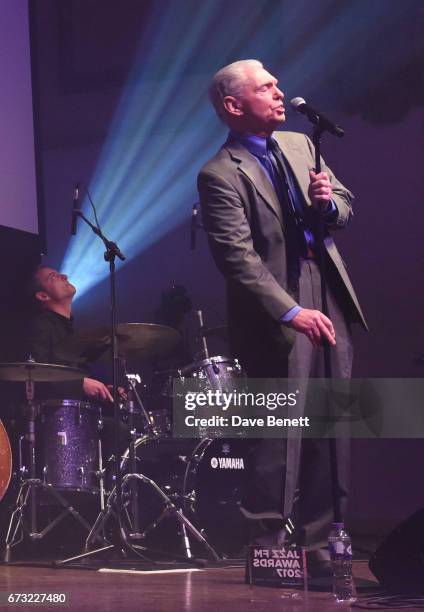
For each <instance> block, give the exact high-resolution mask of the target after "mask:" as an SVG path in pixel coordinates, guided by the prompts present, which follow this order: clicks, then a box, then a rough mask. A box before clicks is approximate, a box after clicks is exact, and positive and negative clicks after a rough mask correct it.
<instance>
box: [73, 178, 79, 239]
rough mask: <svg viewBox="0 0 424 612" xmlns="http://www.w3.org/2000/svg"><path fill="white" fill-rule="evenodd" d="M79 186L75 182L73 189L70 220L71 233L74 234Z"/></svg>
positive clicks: (75, 230) (75, 231)
mask: <svg viewBox="0 0 424 612" xmlns="http://www.w3.org/2000/svg"><path fill="white" fill-rule="evenodd" d="M79 186H80V184H79V183H77V184H76V185H75V190H74V199H73V201H72V221H71V235H72V236H75V234H76V233H77V221H78V212H79Z"/></svg>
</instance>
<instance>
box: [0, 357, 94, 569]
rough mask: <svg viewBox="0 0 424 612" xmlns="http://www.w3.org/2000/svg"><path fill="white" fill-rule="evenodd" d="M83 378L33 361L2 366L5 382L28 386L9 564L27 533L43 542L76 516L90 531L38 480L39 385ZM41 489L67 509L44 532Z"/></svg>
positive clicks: (8, 536) (9, 533) (8, 547)
mask: <svg viewBox="0 0 424 612" xmlns="http://www.w3.org/2000/svg"><path fill="white" fill-rule="evenodd" d="M83 376H84V374H83V372H82V371H81V370H78V369H76V368H69V367H67V366H57V365H50V364H38V363H36V362H35V361H34V360H33V359H31V358H30V359H29V360H28V361H27V362H22V363H10V364H8V363H5V364H0V379H1V380H7V381H12V382H24V383H25V398H26V419H27V431H26V434H25V435H24V436H21V437H20V447H19V461H20V466H19V472H20V475H21V486H20V489H19V492H18V496H17V499H16V503H15V506H14V510H13V511H12V514H11V517H10V521H9V526H8V530H7V534H6V541H5V544H6V546H5V552H4V557H3V559H4V562H5V563H9V562H10V561H11V552H12V548H13V547H15V546H17V545H18V544H19V543H20V542H22V541H23V539H24V533H25V532H27V533H28V536H29V538H30V540H31V541H35V540H41V539H42V538H44V537H45V536H46V535H47V534H48V533H49V532H50V531H51V530H52V529H53V528H54V527H56V525H58V524H59V523H60V522H61V521H62V520H63V519H64V518H65V517H66V516H67V515H68V514H70V515H71V516H73V517H74V518H75V519H76V520H77V521H78V522H79V523H81V525H83V527H84V528H85V529H87V531H89V530H90V525H89V523H88V522H87V521H86V520H85V519H84V517H83V516H81V514H80V513H79V512H78V511H77V510H75V509H74V508H73V507H72V506H71V505H70V504H69V503H68V501H67V500H66V499H65V498H64V497H63V496H62V495H61V494H60V493H59V492H58V491H56V490H55V489H54V487H53V486H52V485H51V484H46V482H44V479H41V478H38V477H37V457H36V453H37V448H36V442H37V434H36V420H37V417H38V415H39V413H40V407H39V404H37V403H36V402H35V400H34V395H35V383H36V382H53V381H54V382H56V381H64V380H78V379H81V378H83ZM24 439H25V440H26V441H27V442H28V447H29V466H28V468H26V467H25V466H24V464H23V453H22V443H23V440H24ZM38 490H41V491H42V492H44V493H46V494H47V495H48V496H49V497H50V498H51V499H54V500H55V501H56V502H57V503H58V504H59V505H60V506H61V507H62V508H63V511H62V512H61V513H60V514H58V515H57V516H56V518H54V519H53V520H52V521H51V522H50V523H49V524H48V525H47V526H46V527H45V528H44V529H43V530H42V531H38V513H37V510H38V508H37V495H36V493H37V491H38ZM27 508H28V509H29V521H28V522H29V526H28V525H27V524H26V520H25V510H26V509H27Z"/></svg>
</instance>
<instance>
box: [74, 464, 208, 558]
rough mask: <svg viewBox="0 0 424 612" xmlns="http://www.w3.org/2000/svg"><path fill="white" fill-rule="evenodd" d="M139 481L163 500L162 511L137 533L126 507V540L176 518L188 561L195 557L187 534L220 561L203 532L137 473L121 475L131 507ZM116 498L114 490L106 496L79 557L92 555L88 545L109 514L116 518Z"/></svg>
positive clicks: (142, 535)
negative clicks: (105, 504)
mask: <svg viewBox="0 0 424 612" xmlns="http://www.w3.org/2000/svg"><path fill="white" fill-rule="evenodd" d="M128 457H129V453H128ZM137 480H138V481H140V482H142V483H143V484H145V485H147V486H148V487H149V488H150V489H151V490H152V491H153V492H154V493H155V495H156V496H157V497H159V499H160V500H161V501H162V503H163V506H164V508H163V510H162V512H161V513H160V514H159V516H157V517H155V519H154V520H153V521H151V522H150V523H149V524H148V525H147V526H146V527H145V528H144V529H143V531H140V528H139V523H138V520H137V522H136V523H135V522H134V518H135V517H134V515H133V517H130V514H129V513H128V510H127V507H126V517H127V521H128V524H129V529H130V531H129V532H128V533H127V537H128V538H130V539H135V540H144V539H145V538H146V537H147V536H148V535H149V533H151V532H152V531H153V530H154V529H156V528H157V527H158V526H159V525H160V524H161V523H162V521H163V520H164V519H165V518H168V517H173V518H175V519H176V520H177V521H178V523H179V525H180V528H181V535H182V541H183V548H184V554H185V557H186V559H187V560H192V561H194V560H195V559H194V557H193V554H192V551H191V546H190V541H189V538H188V533H187V532H189V533H190V534H191V535H192V536H193V537H194V538H195V539H196V540H197V541H198V542H200V543H201V544H202V545H203V546H204V547H205V549H206V550H207V551H208V552H209V554H210V555H211V557H212V559H214V560H215V561H219V559H220V557H219V555H218V554H217V552H216V551H215V549H214V548H213V547H212V546H211V545H210V544H209V543H208V541H207V540H206V538H205V537H204V536H203V535H202V533H201V532H200V531H199V530H198V529H197V528H196V527H195V526H194V525H193V523H191V521H190V520H189V519H188V518H187V517H186V516H185V514H184V513H183V511H182V508H181V507H178V506H177V505H176V504H175V503H174V502H173V501H172V499H171V496H170V495H167V494H166V493H165V492H164V490H163V487H162V488H161V487H160V486H159V485H158V484H157V483H156V482H155V481H154V480H152V479H150V478H148V477H147V476H145V475H144V474H140V473H132V474H126V475H125V476H123V478H122V493H123V495H125V490H126V488H127V487H128V488H129V489H130V493H129V498H130V501H129V504H131V498H132V499H134V498H133V495H132V493H131V484H132V483H131V481H134V482H135V483H136V481H137ZM115 496H116V492H115V489H114V490H113V491H112V493H111V494H110V496H109V499H108V502H107V508H106V509H105V511H104V512H102V513H100V514H99V516H98V517H97V520H96V522H95V523H94V525H93V527H92V529H91V531H90V533H89V534H88V537H87V540H86V546H85V550H86V553H85V554H84V555H81V556H84V557H85V556H89V555H91V554H92V553H93V552H94V551H90V546H91V544H92V541H93V540H94V539H96V538H98V537H99V534H100V531H101V530H102V529H104V526H105V524H106V522H107V521H108V519H109V518H110V516H111V515H115V516H116V514H115V512H114V503H115ZM172 497H176V496H175V495H173V496H172ZM135 514H136V515H138V508H137V512H136V513H135ZM135 527H137V530H136V529H135ZM133 546H134V547H135V548H137V549H139V550H142V551H144V552H146V551H147V550H148V549H147V548H146V547H144V546H140V545H137V544H133Z"/></svg>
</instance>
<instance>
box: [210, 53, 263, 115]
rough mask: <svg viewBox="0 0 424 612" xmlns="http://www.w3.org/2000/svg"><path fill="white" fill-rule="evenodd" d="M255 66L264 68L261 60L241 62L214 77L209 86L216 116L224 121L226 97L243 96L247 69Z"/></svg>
mask: <svg viewBox="0 0 424 612" xmlns="http://www.w3.org/2000/svg"><path fill="white" fill-rule="evenodd" d="M253 66H255V67H257V68H263V65H262V63H261V62H260V61H259V60H255V59H248V60H240V61H238V62H233V63H232V64H228V66H224V67H223V68H221V69H220V70H218V72H216V73H215V74H214V76H213V77H212V81H211V84H210V86H209V98H210V100H211V102H212V104H213V106H214V108H215V110H216V114H217V115H218V117H219V118H220V119H222V120H223V121H225V118H226V115H225V110H224V104H223V102H224V98H225V96H234V97H235V98H237V97H239V96H240V95H241V94H242V91H243V87H244V85H245V84H246V68H249V67H253Z"/></svg>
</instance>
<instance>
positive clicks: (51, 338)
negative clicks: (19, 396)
mask: <svg viewBox="0 0 424 612" xmlns="http://www.w3.org/2000/svg"><path fill="white" fill-rule="evenodd" d="M74 333H75V330H74V320H73V317H71V318H70V319H68V318H67V317H64V316H63V315H61V314H58V313H57V312H53V311H52V310H40V311H39V312H37V313H36V314H35V316H34V318H33V320H32V322H31V325H30V332H29V338H28V348H27V355H26V357H27V358H28V357H29V356H31V357H32V358H33V359H34V360H35V361H37V362H39V363H52V364H57V365H67V366H71V367H74V368H81V369H83V370H84V371H85V372H86V373H87V368H86V362H85V360H84V359H83V358H81V357H78V356H76V355H73V354H72V351H71V350H70V349H69V348H68V347H67V346H66V341H67V340H69V339H70V338H71V337H72V336H73V335H74ZM35 393H36V397H37V398H42V399H46V398H60V399H82V398H84V392H83V380H82V379H81V380H75V381H66V382H57V383H38V384H36V388H35Z"/></svg>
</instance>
